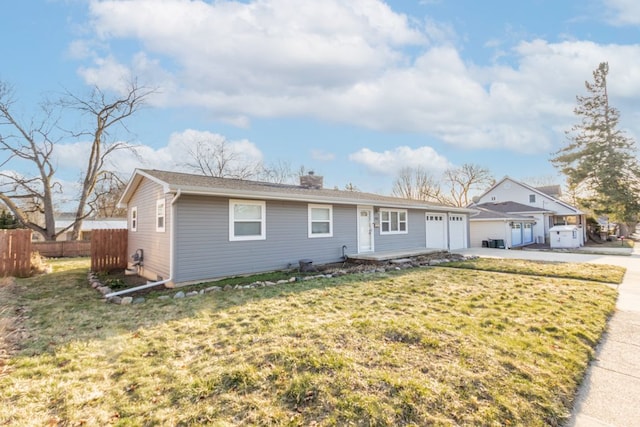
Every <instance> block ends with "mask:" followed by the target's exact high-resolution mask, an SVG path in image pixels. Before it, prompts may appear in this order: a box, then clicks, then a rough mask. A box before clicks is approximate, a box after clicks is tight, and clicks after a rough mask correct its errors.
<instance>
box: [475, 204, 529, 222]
mask: <svg viewBox="0 0 640 427" xmlns="http://www.w3.org/2000/svg"><path fill="white" fill-rule="evenodd" d="M487 205H493V203H485V204H482V205H477V206H474V208H475V209H476V210H477V213H475V214H473V215H472V216H471V217H470V218H469V220H470V221H495V220H503V221H525V222H526V221H535V219H534V218H533V217H530V216H525V215H520V214H517V213H510V212H502V211H499V210H493V209H490V208H489V207H488V206H487Z"/></svg>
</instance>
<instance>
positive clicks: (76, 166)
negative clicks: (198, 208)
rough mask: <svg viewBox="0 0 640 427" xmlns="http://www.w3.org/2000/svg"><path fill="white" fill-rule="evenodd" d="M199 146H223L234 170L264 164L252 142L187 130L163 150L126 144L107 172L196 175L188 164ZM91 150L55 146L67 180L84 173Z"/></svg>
mask: <svg viewBox="0 0 640 427" xmlns="http://www.w3.org/2000/svg"><path fill="white" fill-rule="evenodd" d="M200 142H204V143H206V144H210V145H216V144H224V146H225V151H226V153H227V157H228V158H232V159H233V160H232V162H231V165H230V166H232V167H233V166H237V165H239V164H245V163H246V164H259V163H261V162H262V161H263V154H262V152H261V151H260V149H258V147H257V146H256V145H255V144H254V143H253V142H251V141H248V140H246V139H243V140H237V141H234V140H228V139H227V138H226V137H224V136H223V135H220V134H216V133H212V132H208V131H199V130H194V129H186V130H184V131H182V132H175V133H173V134H171V136H170V137H169V141H168V142H167V145H166V146H164V147H160V148H153V147H150V146H148V145H132V144H126V143H123V144H124V145H123V147H125V148H123V149H120V150H116V151H114V152H112V153H111V154H110V155H109V157H108V158H107V162H106V165H105V166H106V167H105V169H106V170H112V171H117V172H118V173H121V174H122V175H124V176H125V177H127V176H129V175H131V174H132V173H133V171H134V170H135V169H136V168H145V169H164V170H174V171H183V172H193V170H192V169H190V168H189V167H188V166H187V165H186V164H187V163H189V162H190V161H191V160H192V159H191V158H190V154H189V152H190V151H194V149H195V146H196V145H197V144H198V143H200ZM90 148H91V145H90V143H89V142H77V143H73V144H58V145H56V150H55V162H56V164H57V165H58V166H59V167H60V169H63V170H65V172H66V173H67V179H69V178H70V176H72V175H74V174H75V176H77V178H78V179H79V178H80V177H81V174H82V173H84V169H85V168H86V159H88V156H89V150H90Z"/></svg>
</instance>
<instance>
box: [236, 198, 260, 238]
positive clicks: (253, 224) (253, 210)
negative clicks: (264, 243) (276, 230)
mask: <svg viewBox="0 0 640 427" xmlns="http://www.w3.org/2000/svg"><path fill="white" fill-rule="evenodd" d="M265 217H266V203H265V202H261V201H252V200H229V240H232V241H235V240H265V239H266V238H267V237H266V230H265V226H266V221H265Z"/></svg>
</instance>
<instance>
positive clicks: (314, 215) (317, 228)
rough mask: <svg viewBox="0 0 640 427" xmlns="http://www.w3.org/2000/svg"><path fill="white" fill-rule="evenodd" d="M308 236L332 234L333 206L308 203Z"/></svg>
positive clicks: (329, 235) (330, 235)
mask: <svg viewBox="0 0 640 427" xmlns="http://www.w3.org/2000/svg"><path fill="white" fill-rule="evenodd" d="M308 216H309V237H310V238H311V237H332V236H333V207H332V206H331V205H309V214H308Z"/></svg>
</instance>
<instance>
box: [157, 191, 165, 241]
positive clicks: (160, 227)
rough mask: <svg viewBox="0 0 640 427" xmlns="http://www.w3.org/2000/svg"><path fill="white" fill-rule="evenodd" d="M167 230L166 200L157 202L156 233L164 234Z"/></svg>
mask: <svg viewBox="0 0 640 427" xmlns="http://www.w3.org/2000/svg"><path fill="white" fill-rule="evenodd" d="M164 230H165V200H164V199H159V200H158V201H157V202H156V231H157V232H161V233H163V232H164Z"/></svg>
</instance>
